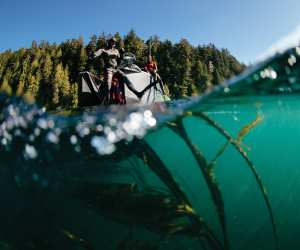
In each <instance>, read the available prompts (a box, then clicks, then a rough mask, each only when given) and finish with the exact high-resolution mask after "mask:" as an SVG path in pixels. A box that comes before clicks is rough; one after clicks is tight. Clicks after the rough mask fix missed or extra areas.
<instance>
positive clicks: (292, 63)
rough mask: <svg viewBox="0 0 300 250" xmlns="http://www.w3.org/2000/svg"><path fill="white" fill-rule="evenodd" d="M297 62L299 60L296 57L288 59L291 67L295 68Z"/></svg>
mask: <svg viewBox="0 0 300 250" xmlns="http://www.w3.org/2000/svg"><path fill="white" fill-rule="evenodd" d="M296 62H297V58H296V57H295V56H294V55H291V56H290V57H289V59H288V63H289V65H291V66H293V65H294V64H295V63H296Z"/></svg>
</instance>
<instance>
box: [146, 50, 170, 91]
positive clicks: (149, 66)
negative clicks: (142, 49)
mask: <svg viewBox="0 0 300 250" xmlns="http://www.w3.org/2000/svg"><path fill="white" fill-rule="evenodd" d="M145 70H146V71H147V72H148V73H150V74H151V76H152V77H153V83H152V84H151V85H150V86H151V87H152V86H153V85H154V86H156V84H157V83H159V85H160V87H161V90H162V92H163V94H165V91H164V85H163V81H162V80H161V77H160V75H159V74H158V73H157V70H158V69H157V64H156V62H155V61H154V59H153V57H152V56H151V55H149V56H148V61H147V63H146V65H145Z"/></svg>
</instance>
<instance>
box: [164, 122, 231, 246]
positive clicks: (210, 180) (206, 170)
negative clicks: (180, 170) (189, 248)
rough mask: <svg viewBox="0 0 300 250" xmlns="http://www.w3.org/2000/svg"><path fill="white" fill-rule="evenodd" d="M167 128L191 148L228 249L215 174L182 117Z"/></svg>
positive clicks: (224, 221) (222, 209)
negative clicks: (193, 141)
mask: <svg viewBox="0 0 300 250" xmlns="http://www.w3.org/2000/svg"><path fill="white" fill-rule="evenodd" d="M168 126H169V128H171V129H172V130H173V131H174V132H175V133H176V134H178V135H179V136H180V137H181V138H182V139H183V140H184V142H185V143H186V145H187V146H188V147H189V149H190V150H191V152H192V154H193V156H194V157H195V159H196V161H197V163H198V166H199V168H200V170H201V172H202V174H203V176H204V179H205V182H206V184H207V186H208V189H209V191H210V194H211V196H212V199H213V202H214V205H215V208H216V211H217V214H218V217H219V221H220V224H221V228H222V231H223V236H224V248H225V249H229V240H228V235H227V227H226V217H225V211H224V201H223V197H222V194H221V191H220V189H219V187H218V185H217V182H216V179H215V175H214V172H213V169H212V168H210V167H209V165H208V163H207V161H206V159H205V157H204V155H203V154H202V153H201V151H200V150H199V149H198V148H197V146H196V145H195V144H193V143H192V142H191V140H190V139H189V137H188V135H187V133H186V130H185V128H184V125H183V117H180V118H178V119H177V120H176V122H174V123H169V125H168Z"/></svg>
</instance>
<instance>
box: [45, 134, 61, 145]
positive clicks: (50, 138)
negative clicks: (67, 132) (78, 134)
mask: <svg viewBox="0 0 300 250" xmlns="http://www.w3.org/2000/svg"><path fill="white" fill-rule="evenodd" d="M46 138H47V141H49V142H51V143H53V144H57V143H58V142H59V138H58V136H57V135H56V134H55V133H53V132H49V133H48V134H47V136H46Z"/></svg>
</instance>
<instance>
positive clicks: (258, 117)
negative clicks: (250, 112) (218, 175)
mask: <svg viewBox="0 0 300 250" xmlns="http://www.w3.org/2000/svg"><path fill="white" fill-rule="evenodd" d="M263 119H264V117H263V116H262V115H259V114H257V115H256V118H255V119H254V120H253V121H251V122H250V123H248V124H246V125H245V126H243V127H242V128H241V129H240V131H239V133H238V135H237V139H236V143H237V144H238V145H240V146H242V140H243V139H244V137H245V136H246V135H247V134H249V132H250V131H251V130H252V129H253V128H254V127H256V126H257V125H258V124H259V123H261V122H262V121H263ZM229 145H230V141H229V140H227V141H226V143H225V144H224V145H223V146H222V147H221V148H220V149H219V151H218V152H217V154H216V155H215V157H214V158H213V159H212V160H211V162H210V163H209V166H210V167H214V166H215V164H216V162H217V159H218V158H219V157H220V156H221V155H222V154H223V153H224V152H225V150H226V149H227V147H228V146H229Z"/></svg>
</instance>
